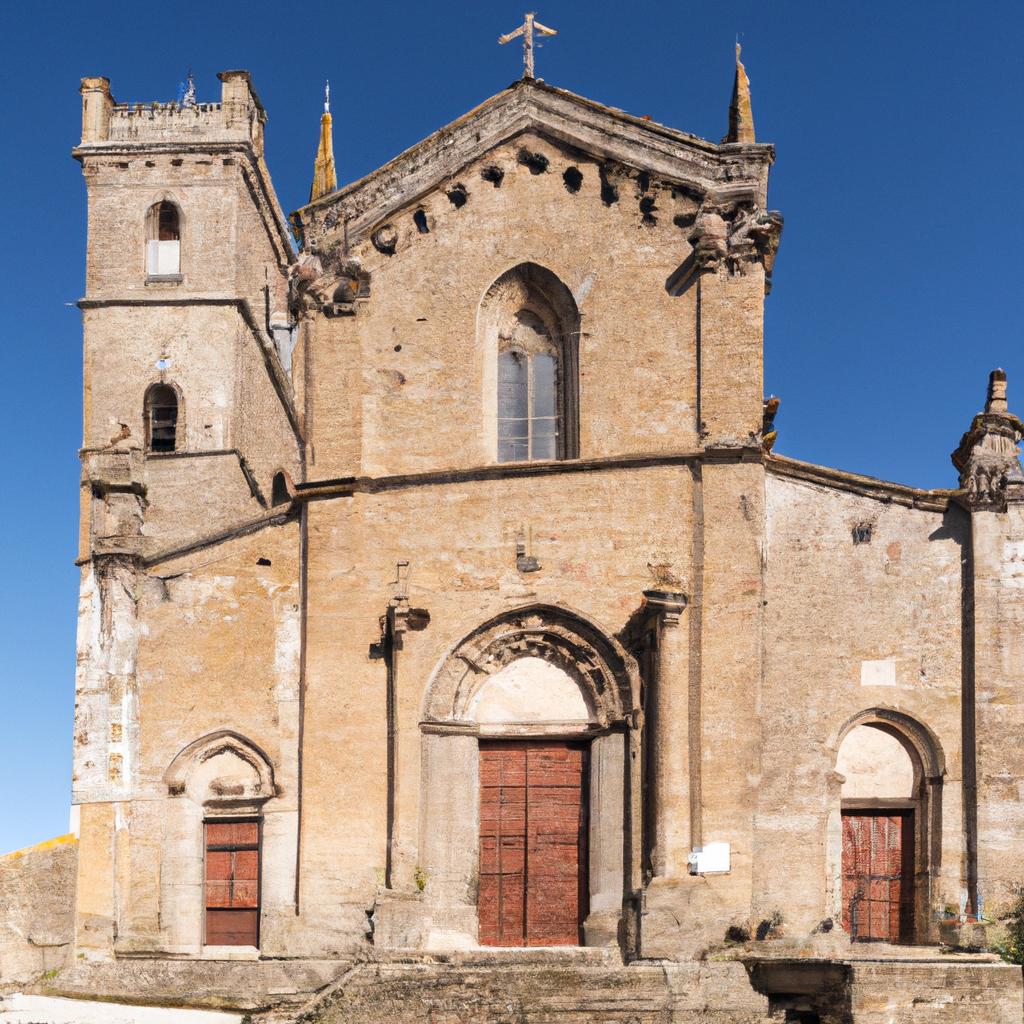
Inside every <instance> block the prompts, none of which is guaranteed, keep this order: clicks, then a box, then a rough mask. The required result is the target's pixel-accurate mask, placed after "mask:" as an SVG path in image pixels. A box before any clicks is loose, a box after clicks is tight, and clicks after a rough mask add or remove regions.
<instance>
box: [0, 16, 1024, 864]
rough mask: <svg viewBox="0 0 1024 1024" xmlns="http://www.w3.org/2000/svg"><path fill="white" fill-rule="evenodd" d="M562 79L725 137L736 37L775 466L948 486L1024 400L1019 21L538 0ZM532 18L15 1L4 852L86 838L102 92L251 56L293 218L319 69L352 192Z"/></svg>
mask: <svg viewBox="0 0 1024 1024" xmlns="http://www.w3.org/2000/svg"><path fill="white" fill-rule="evenodd" d="M537 3H538V5H539V6H538V7H537V11H538V16H539V17H540V19H541V20H542V21H543V22H545V23H546V24H548V25H552V26H554V27H555V28H557V29H558V30H559V32H560V34H559V35H558V36H557V38H555V39H552V40H549V41H547V42H546V43H545V46H544V48H543V49H542V50H541V51H540V52H539V54H538V73H539V75H540V76H541V77H544V78H545V79H546V80H547V81H549V82H551V83H552V84H554V85H558V86H562V87H564V88H567V89H571V90H573V91H574V92H578V93H581V94H583V95H584V96H588V97H591V98H592V99H595V100H599V101H601V102H604V103H608V104H611V105H613V106H618V107H622V108H623V109H625V110H628V111H630V112H631V113H634V114H641V115H642V114H650V115H651V116H652V117H653V118H654V119H655V120H657V121H662V122H664V123H666V124H669V125H673V126H676V127H678V128H681V129H683V130H685V131H689V132H693V133H695V134H697V135H701V136H704V137H705V138H709V139H715V140H717V139H719V138H720V137H721V136H722V134H723V133H724V131H725V127H726V114H727V108H728V103H729V93H730V88H731V76H732V48H733V42H734V39H735V37H736V35H737V33H738V34H739V36H740V39H741V41H742V42H743V44H744V60H745V62H746V65H747V69H748V71H749V74H750V77H751V81H752V86H753V97H754V115H755V121H756V125H757V132H758V138H759V139H761V140H766V141H771V142H774V143H775V144H776V145H777V148H778V159H777V163H776V165H775V169H774V171H773V174H772V184H771V205H772V206H773V207H776V208H778V209H780V210H781V211H782V212H783V213H784V215H785V218H786V227H785V232H784V233H783V239H782V248H781V251H780V254H779V259H778V262H777V264H776V272H775V289H774V292H773V294H772V295H771V297H770V298H769V300H768V305H767V324H766V361H767V371H766V372H767V380H766V388H767V390H768V391H771V392H775V393H776V394H779V395H781V396H782V408H781V411H780V414H779V418H778V421H777V426H778V427H779V430H780V435H779V442H778V450H779V451H781V452H783V453H785V454H787V455H792V456H795V457H798V458H802V459H807V460H810V461H813V462H818V463H824V464H826V465H833V466H838V467H841V468H843V469H847V470H853V471H857V472H861V473H868V474H872V475H876V476H880V477H884V478H888V479H891V480H899V481H902V482H906V483H910V484H915V485H919V486H925V487H946V486H952V485H953V484H954V473H953V470H952V467H951V465H950V463H949V452H950V451H951V450H952V449H953V448H954V447H955V445H956V443H957V441H958V440H959V437H960V434H961V433H962V432H963V430H965V429H966V427H967V425H968V424H969V422H970V419H971V416H972V415H973V414H974V413H975V412H977V411H978V409H979V407H980V405H981V402H982V400H983V397H984V387H985V381H986V375H987V373H988V371H989V370H990V369H992V368H993V367H995V366H1003V367H1005V368H1006V370H1007V372H1008V374H1009V384H1010V399H1011V405H1012V406H1015V407H1016V410H1017V412H1024V346H1022V331H1021V307H1022V303H1021V299H1022V297H1024V296H1022V287H1021V280H1022V277H1024V273H1022V272H1024V255H1022V254H1024V214H1022V204H1021V200H1020V196H1019V192H1020V187H1021V179H1022V168H1024V142H1022V139H1024V134H1022V115H1021V101H1022V97H1024V62H1022V60H1021V42H1022V39H1021V36H1022V28H1024V14H1022V8H1021V6H1020V5H1019V4H1018V3H1010V2H1008V0H1007V2H973V3H969V2H967V0H961V2H957V3H953V2H950V0H901V2H900V3H898V4H893V3H881V2H878V0H874V2H872V0H862V2H860V3H838V2H833V0H800V2H797V0H792V2H789V0H736V2H728V3H727V2H707V0H705V2H703V3H685V2H683V3H681V2H679V0H672V2H665V0H648V2H646V3H643V4H638V5H630V4H623V3H622V2H621V0H616V2H610V0H537ZM523 10H524V7H523V2H522V0H516V2H505V0H500V2H479V0H477V2H465V0H447V2H445V3H440V2H435V0H418V2H413V0H405V2H386V0H378V2H376V3H367V4H354V5H353V4H337V3H323V2H318V0H309V2H306V3H302V4H282V3H267V2H261V0H245V2H244V3H242V2H240V0H239V2H236V3H233V4H224V3H194V2H190V0H175V2H172V3H167V4H159V5H158V4H152V3H144V2H136V3H130V4H129V3H120V2H103V3H74V4H72V3H48V4H47V3H36V4H12V5H11V6H10V7H9V8H7V13H6V15H5V17H4V32H3V36H4V38H3V39H2V40H0V55H2V61H0V67H2V70H0V76H2V78H0V81H2V85H3V97H4V99H3V107H4V113H3V133H2V136H0V137H2V138H3V143H4V145H3V156H4V159H3V160H2V161H0V202H2V204H3V217H2V221H0V223H2V224H3V226H4V227H3V229H4V236H5V237H4V242H5V244H4V245H3V247H2V250H0V260H2V263H3V274H2V276H0V288H2V289H3V310H4V314H3V316H4V331H3V336H4V338H5V339H6V341H5V344H6V351H7V357H6V360H5V381H6V386H5V395H4V401H3V403H0V417H2V420H0V439H2V441H0V443H2V444H3V448H4V451H3V463H2V465H3V480H4V484H5V485H4V488H3V492H2V493H3V501H2V502H0V516H2V523H0V546H2V551H0V554H2V556H3V557H2V562H0V567H2V575H0V580H2V584H0V605H2V607H0V611H2V615H0V630H2V634H0V640H2V653H3V659H2V663H0V664H2V667H0V682H2V687H3V702H2V705H0V706H2V714H0V852H3V851H4V850H8V849H13V848H16V847H19V846H22V845H26V844H28V843H32V842H35V841H38V840H41V839H44V838H46V837H48V836H51V835H55V834H58V833H60V832H63V831H64V830H65V828H66V822H67V811H68V802H69V778H70V771H71V756H70V755H71V720H72V713H73V703H74V688H73V686H74V682H73V681H74V667H75V652H74V633H75V615H76V603H77V578H78V574H77V570H76V569H75V567H74V566H73V564H72V560H73V558H74V556H75V543H76V530H77V517H78V474H79V467H78V459H77V448H78V445H79V443H80V441H81V425H80V420H81V366H80V359H81V322H80V314H79V312H78V311H77V309H76V308H75V307H74V305H73V303H74V302H75V300H76V299H78V298H79V297H80V296H81V294H82V288H83V271H84V253H85V191H84V188H83V185H82V180H81V175H80V172H79V168H78V165H77V164H76V163H75V162H74V161H73V160H72V159H71V157H70V156H69V151H70V149H71V147H72V146H73V145H74V144H75V142H76V141H77V139H78V136H79V131H80V116H81V115H80V106H79V97H78V80H79V78H80V77H81V76H82V75H98V74H102V75H106V76H108V77H109V78H110V79H111V82H112V88H113V92H114V95H115V97H116V98H117V99H118V100H119V101H152V100H170V99H174V98H175V95H176V90H177V86H178V82H179V81H180V80H181V79H182V78H183V77H184V75H185V72H186V71H187V70H188V69H189V68H190V67H191V68H192V69H193V70H194V72H195V75H196V84H197V88H198V92H199V98H200V100H212V99H217V98H219V83H218V82H217V80H216V78H215V74H216V72H217V71H218V70H222V69H226V68H239V67H244V68H248V69H250V70H251V71H252V73H253V77H254V79H255V83H256V87H257V89H258V90H259V93H260V96H261V98H262V99H263V102H264V104H265V105H266V107H267V109H268V111H269V113H270V121H269V124H268V126H267V159H268V161H269V164H270V168H271V171H272V173H273V176H274V182H275V185H276V187H277V192H278V195H279V196H280V199H281V202H282V205H283V206H284V207H285V209H286V210H291V209H294V208H295V207H296V206H298V205H300V204H301V203H302V202H303V201H304V200H305V198H306V197H307V195H308V190H309V181H310V176H311V172H312V162H313V156H314V151H315V147H316V141H317V130H318V118H319V113H320V109H321V108H320V103H321V95H322V89H323V80H324V78H325V77H330V79H331V85H332V97H333V101H334V102H333V104H332V106H333V110H334V112H335V122H334V123H335V147H336V155H337V162H338V174H339V179H340V180H341V181H342V182H345V181H349V180H352V179H355V178H358V177H360V176H361V175H363V174H365V173H366V172H367V171H369V170H371V169H373V168H374V167H376V166H378V165H379V164H381V163H383V162H384V161H386V160H387V159H389V158H390V157H392V156H394V155H395V154H396V153H398V152H400V151H401V150H403V149H405V148H406V147H407V146H409V145H411V144H413V143H414V142H416V141H418V140H419V139H421V138H423V137H424V136H426V135H428V134H429V133H430V132H432V131H433V130H434V129H436V128H438V127H440V126H441V125H443V124H445V123H446V122H448V121H449V120H451V119H452V118H455V117H457V116H458V115H460V114H462V113H463V112H464V111H466V110H468V109H469V108H470V107H472V106H474V105H475V104H477V103H479V102H480V101H481V100H483V99H485V98H486V97H487V96H490V95H492V94H493V93H495V92H498V91H499V90H500V89H502V88H503V87H504V86H506V85H507V84H508V83H509V82H511V81H512V80H513V79H515V78H516V77H518V75H519V71H520V64H519V51H518V50H517V48H516V47H515V46H506V47H499V46H497V44H496V37H497V36H498V35H499V34H500V33H502V32H506V31H509V30H511V29H512V28H514V27H515V26H516V25H517V24H518V23H519V22H520V21H521V18H522V14H523Z"/></svg>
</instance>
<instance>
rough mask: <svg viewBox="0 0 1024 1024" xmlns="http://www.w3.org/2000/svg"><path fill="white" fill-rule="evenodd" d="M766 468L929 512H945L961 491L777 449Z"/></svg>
mask: <svg viewBox="0 0 1024 1024" xmlns="http://www.w3.org/2000/svg"><path fill="white" fill-rule="evenodd" d="M765 469H766V471H767V472H768V473H771V474H773V475H774V476H781V477H788V478H789V479H792V480H802V481H804V482H806V483H811V484H817V485H818V486H820V487H828V488H831V489H832V490H837V491H846V492H848V493H850V494H857V495H860V496H861V497H862V498H871V499H873V500H874V501H881V502H885V503H886V504H890V505H904V506H906V507H907V508H919V509H924V510H927V511H929V512H944V511H945V510H946V509H947V508H949V504H950V502H951V501H952V500H953V499H954V498H955V497H956V496H957V495H958V494H959V493H960V492H959V491H957V490H934V491H928V490H922V489H920V488H917V487H907V486H905V485H904V484H895V483H891V482H890V481H888V480H878V479H876V478H875V477H871V476H862V475H860V474H859V473H847V472H845V471H844V470H841V469H831V468H830V467H828V466H816V465H814V464H813V463H810V462H801V461H800V460H798V459H791V458H789V457H787V456H785V455H776V454H775V453H772V454H771V455H769V456H768V457H767V458H766V461H765Z"/></svg>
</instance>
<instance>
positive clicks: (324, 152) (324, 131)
mask: <svg viewBox="0 0 1024 1024" xmlns="http://www.w3.org/2000/svg"><path fill="white" fill-rule="evenodd" d="M337 187H338V176H337V174H336V173H335V171H334V136H333V135H332V133H331V83H330V82H327V83H326V84H325V85H324V112H323V114H322V115H321V117H320V145H319V146H318V147H317V151H316V162H315V163H314V164H313V187H312V188H311V189H310V190H309V201H310V202H313V200H314V199H319V198H320V197H321V196H325V195H327V193H328V192H333V191H334V190H335V189H336V188H337Z"/></svg>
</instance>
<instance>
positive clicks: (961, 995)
mask: <svg viewBox="0 0 1024 1024" xmlns="http://www.w3.org/2000/svg"><path fill="white" fill-rule="evenodd" d="M779 953H780V954H781V955H776V956H772V955H771V953H768V955H766V956H764V957H758V958H753V957H748V956H745V955H744V954H743V953H742V952H738V953H737V954H736V956H737V958H736V959H721V960H703V961H691V962H689V963H669V962H657V961H649V960H648V961H637V962H635V963H632V964H629V965H624V964H623V963H622V961H621V959H620V958H619V955H618V953H617V951H613V950H607V949H581V948H576V949H564V950H551V949H544V950H529V949H523V950H516V951H509V950H493V951H490V950H473V951H466V952H463V953H450V954H447V955H444V956H442V955H440V954H436V955H433V956H430V955H422V954H421V955H408V954H407V955H403V954H398V953H396V954H394V955H392V956H386V955H378V956H376V957H374V958H373V959H358V960H352V959H348V960H260V961H256V960H253V961H249V962H241V961H227V960H205V961H203V960H190V961H184V960H179V961H174V960H166V959H165V960H156V959H149V958H126V957H125V958H118V959H117V960H112V961H108V962H106V963H100V962H84V961H78V960H76V961H73V962H72V963H71V964H70V965H69V967H68V968H67V969H66V970H65V971H64V972H62V973H61V974H60V975H59V976H58V978H57V979H55V981H54V982H53V984H52V986H51V989H50V990H51V991H53V992H59V993H60V994H62V995H75V996H86V997H92V998H113V999H126V1000H128V999H131V1000H133V1001H135V1002H140V1001H142V1002H149V1003H154V1004H157V1005H164V1006H174V1005H177V1006H185V1005H188V1006H194V1007H195V1006H203V1007H207V1008H214V1007H216V1008H221V1009H233V1010H247V1011H249V1012H250V1013H253V1014H260V1013H266V1014H267V1016H266V1017H265V1018H264V1019H265V1020H266V1022H267V1024H271V1022H273V1024H357V1022H358V1024H423V1022H426V1024H551V1022H553V1021H557V1022H558V1024H698V1022H699V1024H785V1022H798V1024H1021V1022H1022V1020H1024V994H1022V978H1021V971H1020V968H1017V967H1011V966H1009V965H1007V964H1003V963H1000V962H999V961H996V960H994V959H993V958H990V957H984V956H973V957H971V956H954V955H950V956H938V955H935V954H934V952H933V951H932V950H924V949H920V948H917V949H914V948H908V949H907V950H906V952H905V955H904V956H903V958H902V959H899V958H889V959H880V958H877V957H878V955H879V954H878V951H874V950H867V951H865V952H864V956H863V957H862V958H859V959H858V958H848V959H829V958H815V957H790V956H788V955H786V954H785V953H783V951H781V950H780V951H779Z"/></svg>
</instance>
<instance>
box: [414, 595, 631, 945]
mask: <svg viewBox="0 0 1024 1024" xmlns="http://www.w3.org/2000/svg"><path fill="white" fill-rule="evenodd" d="M638 692H639V690H638V677H637V670H636V665H635V662H633V660H632V658H631V657H630V656H629V655H628V654H627V653H626V652H625V651H624V650H623V649H622V648H621V646H620V645H619V644H618V643H617V641H615V640H613V639H611V638H610V637H609V636H608V635H607V634H605V633H604V632H603V631H601V630H599V629H598V628H597V627H595V626H594V625H593V624H591V623H589V622H587V621H586V620H584V619H582V618H581V617H578V616H576V615H575V614H574V613H569V612H567V611H565V610H564V609H557V608H553V607H547V606H537V607H533V608H529V609H522V610H520V611H518V612H515V613H510V614H508V615H504V616H501V617H499V618H498V619H495V620H492V621H491V622H489V623H487V624H485V625H484V626H482V627H480V628H479V629H478V630H476V631H475V632H474V633H472V634H471V635H470V636H469V637H467V638H465V639H464V640H463V641H461V642H460V643H459V644H457V645H456V647H455V648H454V649H453V650H452V651H451V652H450V653H449V655H448V656H447V657H446V658H445V659H444V660H443V662H442V663H441V665H440V666H439V667H438V669H437V671H436V672H435V673H434V676H433V678H432V680H431V684H430V687H429V689H428V693H427V698H426V702H425V707H424V716H423V721H422V723H421V735H422V776H421V777H422V786H423V790H422V800H421V820H420V859H421V865H422V869H423V873H424V897H425V901H426V903H427V904H428V905H429V906H430V908H431V909H430V910H429V911H428V912H429V913H431V914H432V915H433V917H434V919H435V920H443V921H444V922H445V927H444V928H438V927H434V928H432V929H428V932H429V933H430V934H432V935H433V937H434V938H433V943H431V941H430V940H429V936H428V942H427V944H428V945H430V944H434V945H436V946H442V947H443V946H445V945H448V946H451V945H473V946H475V945H485V946H564V945H570V946H572V945H610V944H616V943H618V942H619V941H620V940H621V936H622V935H624V934H625V932H626V929H625V927H624V907H626V906H631V905H632V904H631V899H630V898H631V896H632V894H633V893H634V892H635V891H636V889H637V880H636V875H637V868H636V864H637V859H638V858H637V857H636V850H637V848H638V847H637V844H638V838H639V837H638V831H639V823H638V822H637V824H636V827H634V822H633V820H632V818H633V816H632V808H633V807H635V806H638V802H639V792H638V785H639V783H638V776H637V773H636V772H634V771H633V769H632V765H633V764H634V757H633V754H634V753H635V751H634V750H633V747H634V745H635V736H634V732H633V729H632V727H631V723H632V721H633V720H634V716H633V714H632V712H633V711H634V710H635V708H636V695H637V694H638Z"/></svg>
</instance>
